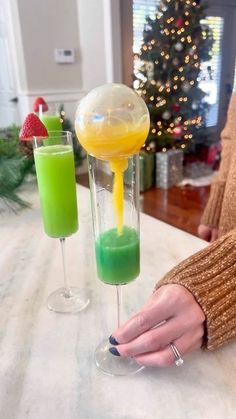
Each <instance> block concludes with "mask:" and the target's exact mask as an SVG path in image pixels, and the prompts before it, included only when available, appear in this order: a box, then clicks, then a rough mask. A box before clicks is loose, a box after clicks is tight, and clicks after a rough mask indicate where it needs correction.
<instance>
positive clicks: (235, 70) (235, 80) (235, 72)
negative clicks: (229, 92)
mask: <svg viewBox="0 0 236 419" xmlns="http://www.w3.org/2000/svg"><path fill="white" fill-rule="evenodd" d="M235 90H236V61H235V68H234V87H233V91H235Z"/></svg>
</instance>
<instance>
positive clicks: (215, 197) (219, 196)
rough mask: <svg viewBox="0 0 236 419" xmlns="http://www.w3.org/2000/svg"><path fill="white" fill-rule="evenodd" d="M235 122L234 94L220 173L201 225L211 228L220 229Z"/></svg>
mask: <svg viewBox="0 0 236 419" xmlns="http://www.w3.org/2000/svg"><path fill="white" fill-rule="evenodd" d="M235 121H236V94H234V95H233V96H232V98H231V101H230V104H229V109H228V114H227V122H226V125H225V128H224V129H223V131H222V134H221V142H222V154H221V163H220V168H219V173H218V175H217V176H216V177H215V178H214V180H213V182H212V186H211V192H210V197H209V200H208V202H207V205H206V208H205V210H204V213H203V215H202V218H201V224H205V225H207V226H209V227H218V225H219V220H220V214H221V206H222V202H223V197H224V189H225V184H226V181H227V176H228V171H229V167H230V160H231V156H232V151H234V149H235V147H236V136H235Z"/></svg>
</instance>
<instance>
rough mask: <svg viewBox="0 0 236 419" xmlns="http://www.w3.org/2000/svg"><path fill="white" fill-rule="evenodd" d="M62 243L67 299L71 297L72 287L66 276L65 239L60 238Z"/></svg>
mask: <svg viewBox="0 0 236 419" xmlns="http://www.w3.org/2000/svg"><path fill="white" fill-rule="evenodd" d="M60 243H61V254H62V265H63V278H64V288H65V297H70V287H69V285H68V282H67V275H66V254H65V253H66V252H65V243H66V239H65V237H62V238H60Z"/></svg>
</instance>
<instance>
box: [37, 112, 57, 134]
mask: <svg viewBox="0 0 236 419" xmlns="http://www.w3.org/2000/svg"><path fill="white" fill-rule="evenodd" d="M40 119H41V121H42V123H43V124H44V125H45V127H46V128H47V130H48V131H61V129H62V126H61V121H60V117H59V116H58V115H53V114H52V115H49V114H45V113H43V114H42V115H41V116H40Z"/></svg>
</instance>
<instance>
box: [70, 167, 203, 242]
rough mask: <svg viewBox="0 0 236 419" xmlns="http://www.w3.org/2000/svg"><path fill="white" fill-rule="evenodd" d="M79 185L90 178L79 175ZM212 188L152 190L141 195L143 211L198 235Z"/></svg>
mask: <svg viewBox="0 0 236 419" xmlns="http://www.w3.org/2000/svg"><path fill="white" fill-rule="evenodd" d="M77 181H78V183H80V184H81V185H84V186H88V176H87V175H86V174H85V175H84V174H83V175H79V176H78V178H77ZM209 191H210V187H209V186H203V187H199V188H196V187H193V186H183V187H173V188H171V189H168V190H163V189H158V188H152V189H149V190H148V191H146V192H144V193H142V194H141V210H142V211H143V212H144V213H146V214H149V215H151V216H152V217H155V218H158V219H159V220H162V221H164V222H165V223H168V224H171V225H173V226H175V227H177V228H180V229H181V230H184V231H187V232H188V233H191V234H194V235H197V227H198V224H199V221H200V218H201V214H202V212H203V209H204V207H205V205H206V202H207V199H208V196H209Z"/></svg>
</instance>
